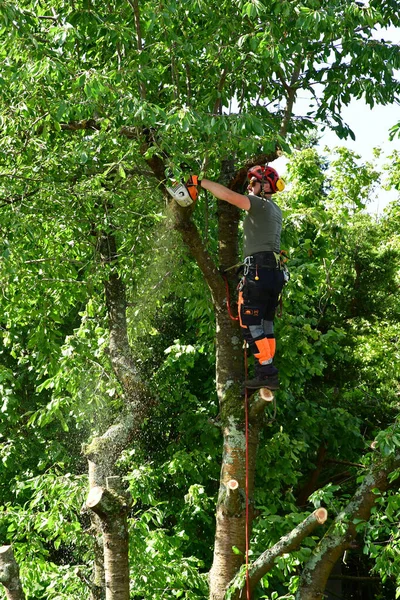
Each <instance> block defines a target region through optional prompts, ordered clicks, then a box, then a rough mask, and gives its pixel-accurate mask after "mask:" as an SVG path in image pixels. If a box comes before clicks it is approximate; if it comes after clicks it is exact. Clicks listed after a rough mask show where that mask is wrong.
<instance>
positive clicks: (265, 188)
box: [253, 180, 272, 196]
mask: <svg viewBox="0 0 400 600" xmlns="http://www.w3.org/2000/svg"><path fill="white" fill-rule="evenodd" d="M261 188H263V191H264V194H265V195H266V196H270V195H271V194H272V187H271V184H270V182H269V181H268V180H264V182H263V185H261V182H258V181H257V183H255V185H254V187H253V194H254V195H255V196H259V195H260V194H261Z"/></svg>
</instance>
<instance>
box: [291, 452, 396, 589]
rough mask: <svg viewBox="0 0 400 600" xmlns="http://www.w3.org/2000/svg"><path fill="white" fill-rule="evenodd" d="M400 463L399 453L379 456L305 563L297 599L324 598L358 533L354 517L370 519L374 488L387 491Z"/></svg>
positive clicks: (375, 496) (364, 519)
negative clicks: (391, 475)
mask: <svg viewBox="0 0 400 600" xmlns="http://www.w3.org/2000/svg"><path fill="white" fill-rule="evenodd" d="M399 466H400V454H398V455H396V456H395V457H392V458H390V459H384V460H380V461H379V463H377V464H374V465H373V466H372V467H371V469H370V470H369V472H368V473H367V474H366V475H365V477H364V481H363V483H362V484H361V485H360V487H359V488H358V490H357V491H356V493H355V494H354V496H353V498H352V499H351V501H350V502H349V504H348V505H347V506H346V508H345V509H344V510H343V511H342V512H341V513H340V514H339V515H338V516H337V517H336V519H335V521H334V522H333V524H332V525H331V527H330V528H329V530H328V531H327V533H326V534H325V536H324V537H323V538H322V540H321V542H320V543H319V544H318V546H317V548H316V549H315V550H314V552H313V555H312V556H311V558H310V560H309V561H308V563H307V564H306V566H305V568H304V570H303V573H302V575H301V579H300V585H299V589H298V591H297V595H296V599H297V600H321V599H322V598H323V596H324V590H325V586H326V583H327V581H328V578H329V576H330V574H331V571H332V568H333V567H334V565H335V563H336V562H337V560H338V559H339V558H340V557H341V556H342V554H343V552H344V551H345V550H346V549H347V548H349V547H350V545H351V542H352V540H353V539H354V538H355V537H356V534H357V531H356V525H355V523H354V521H355V520H356V519H357V520H362V521H367V520H368V519H369V517H370V515H371V509H372V507H373V506H374V504H375V501H376V498H377V494H376V493H375V492H374V490H379V492H383V491H385V490H386V489H387V488H388V486H389V479H388V476H389V474H390V473H391V472H392V471H394V470H395V469H397V468H399Z"/></svg>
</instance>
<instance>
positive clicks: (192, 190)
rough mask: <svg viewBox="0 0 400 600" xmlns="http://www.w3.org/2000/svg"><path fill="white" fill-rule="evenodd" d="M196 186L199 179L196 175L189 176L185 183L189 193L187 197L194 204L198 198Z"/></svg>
mask: <svg viewBox="0 0 400 600" xmlns="http://www.w3.org/2000/svg"><path fill="white" fill-rule="evenodd" d="M198 185H199V178H198V176H197V175H191V176H190V177H189V179H188V180H187V182H186V187H187V191H188V192H189V196H190V197H191V199H192V200H193V202H196V200H197V198H198V197H199V188H198Z"/></svg>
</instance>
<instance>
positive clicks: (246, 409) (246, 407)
mask: <svg viewBox="0 0 400 600" xmlns="http://www.w3.org/2000/svg"><path fill="white" fill-rule="evenodd" d="M244 371H245V377H246V379H247V371H248V368H247V348H246V345H245V348H244ZM244 422H245V430H246V458H245V462H246V534H245V535H246V598H247V600H251V598H250V575H249V548H250V531H249V529H250V528H249V399H248V395H247V388H246V387H245V390H244Z"/></svg>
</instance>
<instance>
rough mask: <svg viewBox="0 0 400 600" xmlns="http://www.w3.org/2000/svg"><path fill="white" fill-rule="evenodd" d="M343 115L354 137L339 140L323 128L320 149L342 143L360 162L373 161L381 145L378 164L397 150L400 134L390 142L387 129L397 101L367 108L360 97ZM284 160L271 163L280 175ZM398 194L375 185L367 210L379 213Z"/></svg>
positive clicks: (397, 114) (397, 112)
mask: <svg viewBox="0 0 400 600" xmlns="http://www.w3.org/2000/svg"><path fill="white" fill-rule="evenodd" d="M342 116H343V118H344V120H345V122H346V123H347V124H348V125H349V126H350V128H351V129H352V130H353V132H354V134H355V138H356V139H355V140H354V141H353V140H352V139H351V138H349V139H347V140H341V139H340V138H338V137H337V135H336V134H335V133H334V132H332V131H328V130H325V131H324V132H323V133H322V132H321V140H320V142H319V144H318V148H319V150H320V151H321V153H323V152H324V148H325V147H326V146H327V147H329V148H331V149H333V148H334V147H335V146H345V147H346V148H350V149H351V150H354V151H355V152H356V153H357V154H359V155H360V156H361V161H362V162H367V161H370V162H374V163H375V161H376V159H375V158H374V156H373V149H374V148H381V149H382V156H381V158H380V159H379V160H378V161H377V163H376V164H378V165H379V166H381V165H383V164H384V163H385V162H388V157H389V156H390V154H391V153H393V151H394V150H398V151H400V137H396V138H395V139H394V140H393V141H392V142H390V141H389V130H390V129H391V128H392V127H393V126H394V125H395V124H396V123H398V122H399V121H400V106H399V105H397V104H395V105H391V106H375V107H374V108H373V109H370V107H369V106H368V105H367V104H365V102H364V101H363V100H353V101H352V102H351V103H350V105H349V106H347V107H345V108H344V109H343V111H342ZM286 162H287V159H285V158H281V159H278V160H276V161H274V163H273V164H271V166H273V167H274V168H276V169H277V170H278V172H279V174H280V175H282V177H283V178H284V176H285V168H286ZM397 197H398V192H396V191H395V190H391V191H389V192H387V191H386V190H383V189H382V188H378V189H377V192H376V198H375V200H373V201H372V202H371V203H370V204H369V206H368V212H370V213H371V214H378V215H379V214H381V213H382V211H383V209H384V208H385V206H387V204H388V203H389V202H390V201H391V200H394V199H395V198H397Z"/></svg>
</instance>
